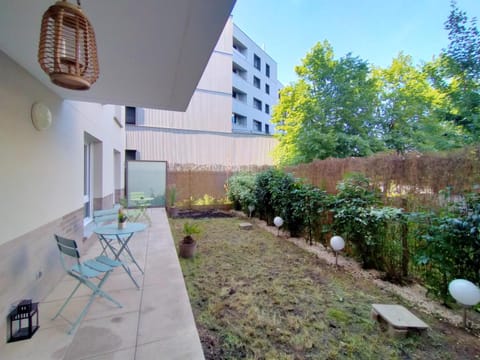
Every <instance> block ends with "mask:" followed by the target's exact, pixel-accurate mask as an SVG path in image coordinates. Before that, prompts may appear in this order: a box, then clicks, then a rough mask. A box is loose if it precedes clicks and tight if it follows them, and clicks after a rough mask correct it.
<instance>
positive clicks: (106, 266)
mask: <svg viewBox="0 0 480 360" xmlns="http://www.w3.org/2000/svg"><path fill="white" fill-rule="evenodd" d="M55 240H56V241H57V246H58V249H59V250H60V260H61V262H62V266H63V268H64V269H65V271H66V272H67V274H68V275H70V276H72V277H73V278H75V279H77V280H78V284H77V286H76V287H75V289H73V291H72V293H71V294H70V296H69V297H68V298H67V300H65V302H64V303H63V305H62V306H61V307H60V309H59V310H58V312H57V313H56V314H55V316H54V317H53V319H52V320H55V319H56V318H57V317H58V316H59V315H60V314H61V313H62V311H63V309H64V308H65V306H66V305H67V304H68V302H69V301H70V299H71V298H72V297H73V295H74V294H75V292H76V291H77V290H78V288H79V287H80V285H81V284H84V285H85V286H87V287H89V288H90V289H91V290H92V291H93V292H92V294H91V295H90V298H89V299H88V303H87V305H85V307H84V308H83V310H82V312H81V313H80V315H79V316H78V318H77V319H76V320H75V322H74V323H73V324H72V327H71V328H70V330H69V331H68V333H69V334H71V333H72V332H73V331H74V330H75V329H76V328H77V326H78V325H79V324H80V322H81V321H82V319H83V318H84V317H85V315H87V312H88V309H89V308H90V305H92V303H93V300H95V297H96V296H102V297H104V298H106V299H108V300H110V301H111V302H113V303H114V304H115V305H117V306H118V307H120V308H121V307H122V305H121V304H120V303H119V302H118V301H116V300H115V299H114V298H112V297H111V296H110V295H108V294H107V293H106V292H105V291H103V290H102V289H101V287H102V285H103V284H104V283H105V281H106V280H107V279H108V277H109V276H110V273H111V272H112V270H114V269H115V268H116V267H118V266H120V265H122V263H121V262H120V261H117V260H112V259H110V258H108V257H106V256H98V257H96V258H95V259H90V260H87V261H84V262H80V253H79V252H78V247H77V243H76V242H75V240H70V239H66V238H63V237H61V236H58V235H55ZM67 257H68V258H69V259H71V262H72V263H73V265H72V266H69V265H68V264H67V262H66V259H67ZM93 278H98V279H99V280H100V282H99V283H98V284H95V283H94V282H93V281H91V280H90V279H93Z"/></svg>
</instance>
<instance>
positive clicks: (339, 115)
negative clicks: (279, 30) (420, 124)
mask: <svg viewBox="0 0 480 360" xmlns="http://www.w3.org/2000/svg"><path fill="white" fill-rule="evenodd" d="M295 71H296V73H297V75H298V76H299V78H300V79H299V80H298V81H297V82H296V83H294V84H293V85H290V86H287V87H286V88H285V89H283V90H282V92H281V96H280V102H279V104H278V105H277V107H276V108H275V111H274V113H273V117H272V122H273V123H275V124H276V126H277V129H278V130H279V134H278V135H277V137H278V138H279V140H280V145H279V147H278V148H277V150H276V152H275V153H274V156H275V158H276V161H277V162H278V163H281V164H292V163H299V162H310V161H312V160H314V159H324V158H327V157H330V156H334V157H347V156H367V155H370V154H372V153H374V152H376V151H379V150H381V149H383V144H382V142H381V140H380V139H379V138H378V136H377V134H376V131H377V129H378V126H377V124H376V123H375V119H376V118H375V116H374V112H375V106H376V101H377V89H376V82H375V80H374V79H372V78H371V76H370V69H369V66H368V64H367V63H366V62H365V61H363V60H361V59H359V58H357V57H353V56H352V55H351V54H347V55H346V56H345V57H343V58H340V59H338V60H337V59H335V58H334V53H333V49H332V47H331V45H330V44H329V43H328V42H327V41H324V42H323V43H317V44H316V45H315V46H314V47H313V49H312V50H311V51H310V52H309V53H308V54H307V55H306V56H305V58H304V59H303V60H302V65H301V66H297V67H296V69H295Z"/></svg>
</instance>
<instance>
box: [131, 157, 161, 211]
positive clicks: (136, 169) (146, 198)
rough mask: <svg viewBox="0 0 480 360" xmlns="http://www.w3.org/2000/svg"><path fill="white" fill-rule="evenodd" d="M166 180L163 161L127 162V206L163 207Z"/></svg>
mask: <svg viewBox="0 0 480 360" xmlns="http://www.w3.org/2000/svg"><path fill="white" fill-rule="evenodd" d="M166 180H167V163H166V162H165V161H140V160H129V161H127V184H126V189H127V200H128V206H129V207H145V206H147V207H150V206H165V191H166Z"/></svg>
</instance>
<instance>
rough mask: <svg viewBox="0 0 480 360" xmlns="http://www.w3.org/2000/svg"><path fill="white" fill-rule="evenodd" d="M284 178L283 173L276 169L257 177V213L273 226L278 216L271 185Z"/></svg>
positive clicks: (259, 174)
mask: <svg viewBox="0 0 480 360" xmlns="http://www.w3.org/2000/svg"><path fill="white" fill-rule="evenodd" d="M282 177H283V173H282V172H281V171H279V170H277V169H275V168H269V169H267V170H265V171H262V172H260V173H258V174H257V176H256V177H255V188H254V189H255V190H254V196H255V203H256V212H257V213H258V216H259V218H260V219H262V220H265V221H266V222H267V224H268V225H273V219H274V217H275V216H276V214H275V210H276V209H275V208H274V204H273V199H272V192H271V189H270V184H272V183H277V182H280V181H281V180H280V179H281V178H282Z"/></svg>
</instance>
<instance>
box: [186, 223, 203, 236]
mask: <svg viewBox="0 0 480 360" xmlns="http://www.w3.org/2000/svg"><path fill="white" fill-rule="evenodd" d="M201 232H202V229H201V228H200V225H198V224H196V223H194V222H185V223H184V224H183V235H185V237H188V236H190V237H191V236H192V235H199V234H200V233H201Z"/></svg>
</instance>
